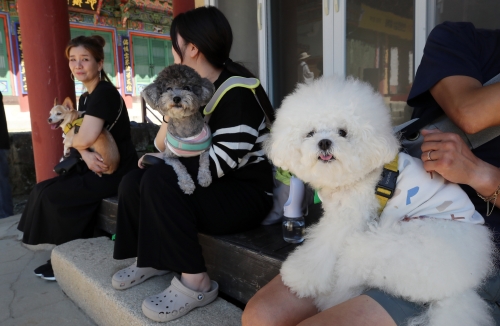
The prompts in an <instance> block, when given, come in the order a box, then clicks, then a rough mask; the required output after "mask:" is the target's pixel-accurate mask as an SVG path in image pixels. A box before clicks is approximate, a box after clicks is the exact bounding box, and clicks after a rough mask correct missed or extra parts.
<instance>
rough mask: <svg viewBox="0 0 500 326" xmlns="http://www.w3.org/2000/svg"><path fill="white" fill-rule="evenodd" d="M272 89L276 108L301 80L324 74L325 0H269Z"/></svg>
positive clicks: (306, 81)
mask: <svg viewBox="0 0 500 326" xmlns="http://www.w3.org/2000/svg"><path fill="white" fill-rule="evenodd" d="M267 4H268V9H269V13H270V16H269V20H268V22H269V34H268V35H270V39H271V40H272V42H270V44H268V46H269V49H268V51H269V52H268V53H270V54H269V57H268V60H267V62H268V70H269V72H268V73H269V74H268V76H269V79H268V82H269V85H268V92H269V95H270V98H271V102H272V103H273V105H274V107H276V108H278V107H279V106H280V104H281V101H282V100H283V98H284V97H285V96H286V95H287V94H289V93H291V92H292V91H293V90H294V89H295V87H296V85H297V83H308V82H310V81H312V80H313V79H314V78H317V77H319V76H322V75H323V0H272V1H268V2H267Z"/></svg>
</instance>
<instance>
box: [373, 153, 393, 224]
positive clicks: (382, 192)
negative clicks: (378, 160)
mask: <svg viewBox="0 0 500 326" xmlns="http://www.w3.org/2000/svg"><path fill="white" fill-rule="evenodd" d="M398 157H399V155H396V157H395V158H394V159H393V160H392V161H391V162H390V163H387V164H385V165H384V169H383V170H382V177H381V178H380V181H379V182H378V184H377V186H376V187H375V196H376V197H377V199H378V202H379V204H380V207H379V209H378V215H379V216H380V214H382V211H383V210H384V208H385V205H387V202H388V201H389V199H391V198H392V195H394V191H395V190H396V181H397V179H398V176H399V170H398Z"/></svg>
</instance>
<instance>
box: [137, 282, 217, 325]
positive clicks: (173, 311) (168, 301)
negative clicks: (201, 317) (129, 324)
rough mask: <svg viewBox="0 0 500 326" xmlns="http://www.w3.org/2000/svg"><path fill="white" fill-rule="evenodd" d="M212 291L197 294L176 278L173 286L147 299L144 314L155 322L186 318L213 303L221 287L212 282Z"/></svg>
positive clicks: (144, 303) (143, 307)
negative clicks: (194, 311) (197, 309)
mask: <svg viewBox="0 0 500 326" xmlns="http://www.w3.org/2000/svg"><path fill="white" fill-rule="evenodd" d="M211 283H212V284H211V287H210V291H208V292H197V291H193V290H191V289H189V288H187V287H185V286H184V284H182V283H181V281H179V279H178V278H177V277H175V276H174V278H173V279H172V283H171V285H170V286H169V287H168V288H167V289H166V290H165V291H163V292H162V293H159V294H157V295H153V296H150V297H147V298H146V299H144V301H143V302H142V312H143V313H144V315H145V316H146V317H148V318H149V319H152V320H154V321H159V322H166V321H171V320H174V319H177V318H179V317H182V316H184V315H185V314H187V313H188V312H189V311H191V310H193V309H194V308H198V307H203V306H206V305H207V304H209V303H211V302H212V301H214V300H215V299H216V298H217V295H218V294H219V285H218V284H217V282H215V281H211Z"/></svg>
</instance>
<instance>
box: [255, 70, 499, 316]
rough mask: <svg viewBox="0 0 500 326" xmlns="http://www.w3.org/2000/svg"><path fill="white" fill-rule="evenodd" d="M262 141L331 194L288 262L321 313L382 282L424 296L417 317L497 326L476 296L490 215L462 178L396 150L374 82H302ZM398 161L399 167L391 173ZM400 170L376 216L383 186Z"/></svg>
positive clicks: (490, 249)
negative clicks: (428, 168)
mask: <svg viewBox="0 0 500 326" xmlns="http://www.w3.org/2000/svg"><path fill="white" fill-rule="evenodd" d="M265 148H266V152H267V154H268V156H269V158H270V159H271V160H272V161H273V163H274V164H275V165H277V166H279V167H282V168H284V169H287V170H289V171H290V172H292V173H293V174H295V175H296V176H297V177H298V178H300V179H302V180H303V181H305V182H307V183H309V184H310V185H311V186H312V187H313V188H315V189H318V191H319V195H320V198H321V199H322V201H323V208H324V215H323V217H322V218H321V219H320V221H319V222H318V223H317V224H316V225H314V226H312V227H310V228H309V229H308V230H307V233H306V240H305V242H304V243H303V245H301V246H299V247H298V248H297V249H296V250H295V251H294V252H293V253H291V254H290V256H289V257H288V258H287V260H286V261H285V262H284V263H283V266H282V268H281V276H282V280H283V282H284V284H285V285H286V286H288V287H289V288H290V289H291V290H292V292H294V293H295V294H296V295H297V296H298V297H311V298H314V300H315V304H316V305H317V307H318V308H319V309H320V310H325V309H328V308H330V307H332V306H334V305H337V304H340V303H342V302H344V301H346V300H348V299H350V298H353V297H355V296H358V295H360V294H361V293H362V292H363V291H364V290H366V289H368V288H378V289H381V290H383V291H385V292H387V293H389V294H391V295H394V296H398V297H402V298H404V299H407V300H409V301H412V302H416V303H421V304H428V309H427V310H426V311H425V313H423V314H422V315H420V316H418V317H416V318H413V319H412V320H409V321H408V324H409V325H433V326H457V325H467V326H472V325H492V324H493V321H492V319H491V316H490V313H489V310H488V306H487V304H486V302H484V301H483V300H482V299H481V298H480V296H479V295H478V294H477V293H476V289H477V288H478V287H479V286H480V285H481V284H482V282H483V281H484V279H485V278H486V277H487V276H488V275H489V274H490V273H491V272H492V269H493V254H494V246H493V244H492V240H491V234H490V232H489V230H488V229H487V228H486V227H485V226H483V225H481V224H482V223H484V220H483V218H482V216H481V215H479V214H478V213H477V212H475V210H474V206H473V205H472V203H471V201H470V200H469V198H468V197H467V195H466V194H465V192H463V191H462V190H461V188H460V187H459V186H458V185H456V184H452V183H449V182H447V181H445V180H444V179H443V178H442V177H441V176H440V175H438V174H437V173H426V172H425V170H424V169H423V166H422V161H420V160H419V159H416V158H413V157H411V156H409V155H407V154H404V153H399V154H398V151H399V142H398V139H397V138H396V136H395V135H394V134H393V131H392V128H391V120H390V116H389V112H388V109H387V107H386V106H385V104H384V102H383V99H382V97H381V96H380V95H379V94H378V93H375V92H374V91H373V90H372V89H371V87H370V86H368V85H367V84H365V83H362V82H360V81H357V80H354V79H348V80H347V81H346V80H344V79H341V78H338V77H333V78H322V79H318V80H316V81H314V82H313V83H312V84H309V85H305V84H304V85H300V86H298V88H297V89H296V90H295V91H294V93H292V94H291V95H289V96H288V97H287V98H285V100H284V101H283V104H282V106H281V108H280V109H278V111H277V117H276V121H275V123H274V125H273V127H272V131H271V136H270V138H269V139H268V140H267V141H266V143H265ZM395 158H397V163H395V164H396V166H397V169H398V170H399V175H398V174H397V172H396V174H395V175H394V172H392V171H389V170H384V165H385V164H387V163H390V162H392V161H393V160H394V159H395ZM383 172H385V174H384V175H383ZM387 172H389V173H387ZM382 175H383V177H382ZM391 175H392V176H391ZM396 177H397V187H396V189H395V190H393V191H392V193H393V194H392V198H391V199H389V201H388V202H387V205H386V206H385V209H384V211H383V212H382V214H381V215H380V216H379V214H378V209H379V207H380V204H379V201H378V200H377V198H376V196H375V188H376V186H377V185H378V184H379V181H380V180H382V183H385V182H386V181H389V183H390V179H391V178H392V179H393V180H394V182H396Z"/></svg>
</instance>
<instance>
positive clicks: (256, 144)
mask: <svg viewBox="0 0 500 326" xmlns="http://www.w3.org/2000/svg"><path fill="white" fill-rule="evenodd" d="M209 124H210V128H211V130H212V135H213V138H212V146H211V147H210V151H209V153H210V169H211V171H212V176H213V177H218V178H220V177H222V176H224V175H226V174H228V173H230V172H231V171H233V170H237V169H241V168H244V167H245V166H248V165H250V164H254V163H257V162H260V161H263V160H265V159H266V158H265V156H264V152H263V150H262V142H263V141H264V139H265V138H266V137H267V136H268V130H267V128H266V123H265V118H264V114H263V112H262V109H261V108H260V106H259V104H258V103H257V101H256V99H255V97H254V95H253V93H252V92H251V91H250V90H248V89H245V88H241V87H238V88H233V89H231V90H230V91H228V92H227V93H226V94H225V95H224V97H223V98H222V99H221V101H220V102H219V104H218V106H217V107H216V109H215V111H214V113H213V114H212V117H211V119H210V123H209Z"/></svg>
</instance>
